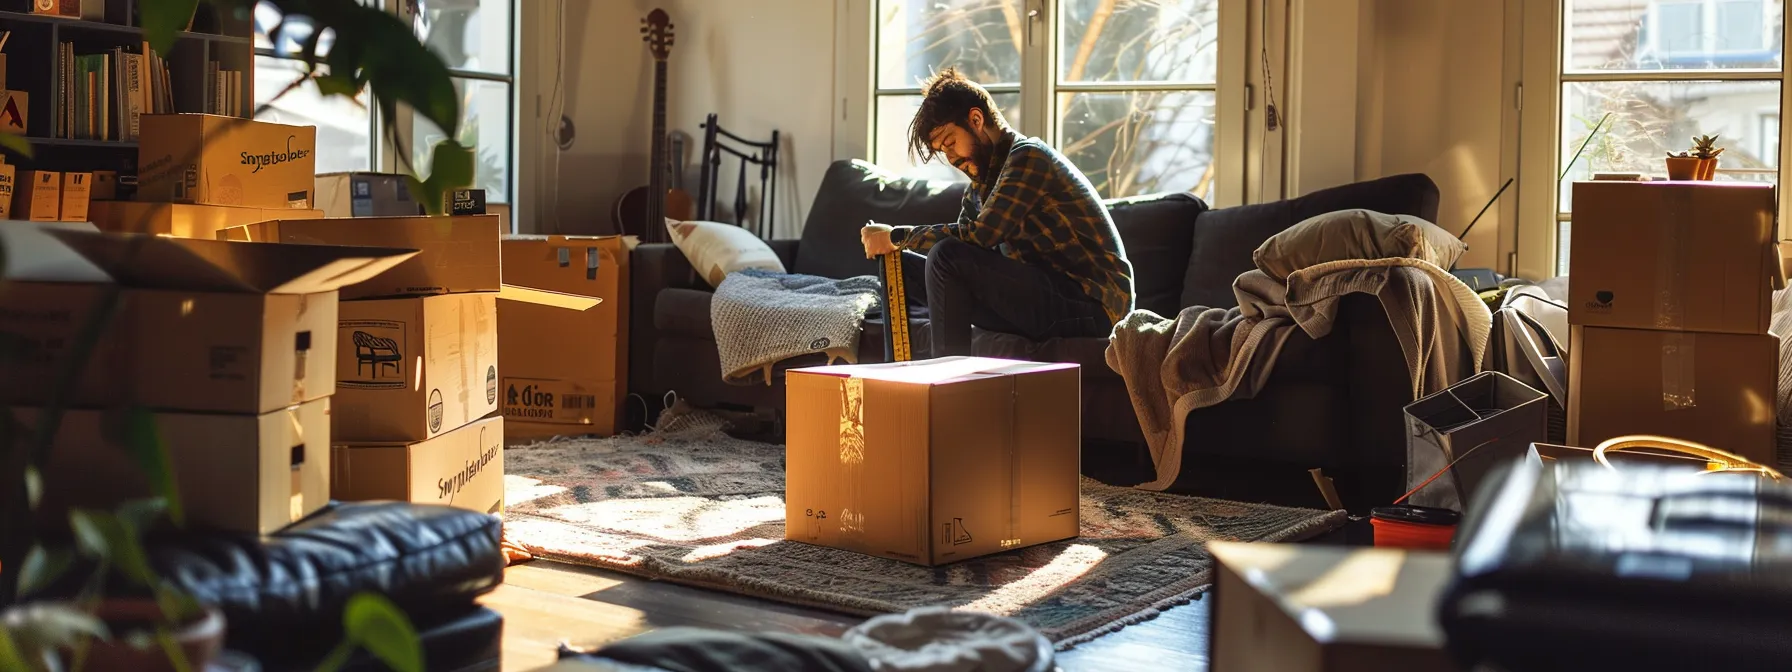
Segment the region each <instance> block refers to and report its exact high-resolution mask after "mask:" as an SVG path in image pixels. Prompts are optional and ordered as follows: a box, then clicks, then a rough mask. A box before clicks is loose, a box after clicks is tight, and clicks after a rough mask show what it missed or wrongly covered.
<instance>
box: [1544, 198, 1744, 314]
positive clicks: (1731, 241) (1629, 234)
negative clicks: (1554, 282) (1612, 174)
mask: <svg viewBox="0 0 1792 672" xmlns="http://www.w3.org/2000/svg"><path fill="white" fill-rule="evenodd" d="M1776 208H1777V206H1776V205H1775V203H1774V186H1773V185H1771V184H1759V183H1744V182H1693V183H1686V182H1576V183H1575V184H1574V238H1575V240H1577V241H1580V243H1581V244H1577V245H1574V246H1572V247H1571V249H1570V250H1569V258H1568V267H1569V275H1570V276H1571V277H1573V278H1574V282H1572V283H1570V285H1569V288H1568V321H1569V323H1571V324H1578V325H1583V326H1589V327H1624V328H1634V329H1666V330H1673V331H1697V332H1720V333H1732V334H1764V333H1767V323H1768V318H1769V308H1768V301H1769V300H1770V299H1771V288H1772V283H1773V276H1775V275H1777V274H1778V258H1777V256H1776V254H1775V252H1774V247H1773V240H1774V220H1775V213H1776V212H1777V209H1776Z"/></svg>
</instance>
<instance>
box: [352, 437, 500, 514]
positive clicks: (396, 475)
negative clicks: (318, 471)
mask: <svg viewBox="0 0 1792 672" xmlns="http://www.w3.org/2000/svg"><path fill="white" fill-rule="evenodd" d="M333 452H334V458H333V460H332V461H331V465H332V467H333V469H334V474H333V476H332V477H331V479H330V490H331V493H332V496H333V497H335V498H336V499H340V500H345V501H364V500H370V499H395V500H399V501H405V502H416V503H421V504H445V505H449V506H458V507H461V508H463V509H472V510H474V511H479V512H483V513H500V512H502V511H503V510H504V418H502V417H499V416H496V415H494V416H492V417H489V418H485V419H483V420H479V421H477V422H474V423H472V424H470V425H467V426H465V427H461V428H459V429H456V430H454V431H451V432H447V433H445V434H442V435H440V436H437V437H435V438H433V439H429V440H427V441H420V442H415V443H391V444H382V443H365V442H354V441H346V442H345V441H340V440H339V441H337V442H336V445H335V447H334V448H333Z"/></svg>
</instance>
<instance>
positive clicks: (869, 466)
mask: <svg viewBox="0 0 1792 672" xmlns="http://www.w3.org/2000/svg"><path fill="white" fill-rule="evenodd" d="M1081 374H1082V372H1081V370H1080V369H1079V368H1078V367H1077V365H1075V364H1045V363H1034V362H1018V361H1009V360H1000V359H984V358H973V357H945V358H940V359H932V360H926V361H919V362H902V363H896V364H868V365H853V366H827V367H815V368H807V369H793V370H791V371H789V372H788V373H787V376H788V377H787V378H786V383H787V385H788V387H787V391H786V395H787V398H788V402H789V404H788V407H789V412H788V417H789V421H788V427H787V429H786V440H787V443H788V448H787V455H786V458H785V461H786V464H787V465H788V466H787V471H786V473H785V514H784V518H785V539H788V540H791V541H801V542H807V543H811V544H818V545H822V546H831V547H834V548H841V549H846V550H850V551H857V552H859V553H865V554H868V555H876V556H880V557H886V558H894V559H897V560H903V561H906V562H912V563H916V564H921V565H939V564H945V563H949V562H957V561H959V560H964V559H967V558H974V557H978V556H982V555H988V554H991V553H1000V552H1003V551H1008V550H1012V549H1015V548H1022V547H1026V546H1032V545H1034V544H1041V543H1046V542H1051V541H1058V540H1061V539H1069V538H1071V537H1075V536H1077V533H1078V530H1077V525H1078V522H1079V512H1078V508H1077V507H1078V495H1079V492H1078V478H1079V476H1078V472H1079V469H1080V467H1081V464H1080V459H1081V452H1080V450H1081V448H1080V446H1081V443H1080V439H1079V438H1078V437H1080V436H1082V433H1081V429H1082V428H1081V410H1080V409H1081V403H1082V401H1081V396H1080V395H1081V391H1080V385H1081Z"/></svg>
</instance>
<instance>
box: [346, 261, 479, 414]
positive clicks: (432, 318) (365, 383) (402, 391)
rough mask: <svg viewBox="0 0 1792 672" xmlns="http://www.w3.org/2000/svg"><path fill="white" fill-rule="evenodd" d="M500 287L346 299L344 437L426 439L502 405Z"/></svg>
mask: <svg viewBox="0 0 1792 672" xmlns="http://www.w3.org/2000/svg"><path fill="white" fill-rule="evenodd" d="M497 297H498V293H497V292H480V293H477V294H442V295H439V296H423V297H413V298H408V299H383V300H376V301H344V302H342V305H341V306H340V308H339V310H338V315H339V319H338V322H337V325H338V326H337V332H336V334H337V336H336V337H337V340H338V342H339V347H338V348H337V350H336V360H335V366H336V409H335V413H334V417H335V423H334V426H335V430H334V434H335V436H336V437H337V439H338V440H339V441H375V442H394V443H407V442H412V441H422V440H424V439H428V438H431V437H434V436H436V435H438V434H441V433H443V432H448V431H453V430H454V429H455V428H457V427H461V426H464V425H466V424H468V423H471V422H473V421H474V420H478V419H480V418H483V417H485V416H487V415H489V414H491V413H492V412H493V411H496V410H498V316H497Z"/></svg>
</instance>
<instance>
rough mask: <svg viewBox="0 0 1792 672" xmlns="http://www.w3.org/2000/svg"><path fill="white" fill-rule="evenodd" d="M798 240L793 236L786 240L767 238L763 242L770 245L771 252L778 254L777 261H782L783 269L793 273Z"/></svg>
mask: <svg viewBox="0 0 1792 672" xmlns="http://www.w3.org/2000/svg"><path fill="white" fill-rule="evenodd" d="M798 242H800V241H798V240H797V239H795V238H790V239H787V240H768V241H765V244H766V245H769V246H771V248H772V252H773V253H775V254H777V255H778V261H780V262H783V264H784V270H786V271H789V272H791V273H795V272H796V244H797V243H798Z"/></svg>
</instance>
